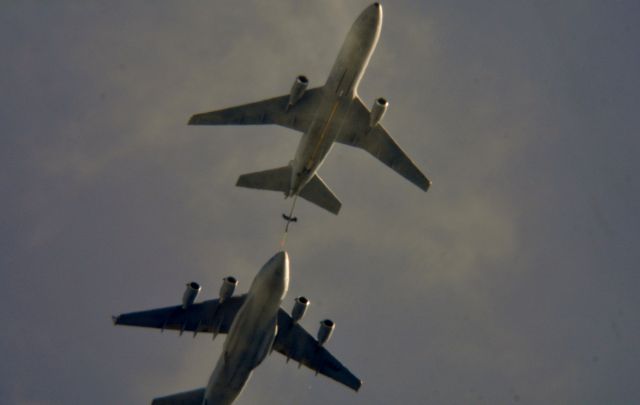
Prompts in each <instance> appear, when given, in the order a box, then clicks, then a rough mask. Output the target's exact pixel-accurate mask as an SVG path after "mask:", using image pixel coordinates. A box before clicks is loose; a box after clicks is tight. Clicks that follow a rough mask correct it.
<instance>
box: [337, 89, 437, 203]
mask: <svg viewBox="0 0 640 405" xmlns="http://www.w3.org/2000/svg"><path fill="white" fill-rule="evenodd" d="M370 116H371V113H370V112H369V109H368V108H367V106H365V105H364V104H363V103H362V100H360V97H356V98H355V99H354V100H353V103H352V104H351V109H350V111H349V116H348V118H347V119H346V120H345V124H344V126H343V127H342V130H341V131H340V134H339V135H338V138H337V139H336V142H340V143H343V144H345V145H350V146H356V147H358V148H361V149H364V150H366V151H367V152H369V153H370V154H372V155H373V156H374V157H375V158H377V159H378V160H380V161H381V162H382V163H384V164H385V165H387V166H389V167H390V168H391V169H393V170H394V171H395V172H396V173H398V174H399V175H401V176H402V177H404V178H405V179H407V180H409V181H410V182H412V183H413V184H415V185H416V186H418V187H420V188H421V189H422V190H424V191H427V189H428V188H429V186H430V185H431V181H430V180H429V179H427V177H426V176H425V175H424V174H423V173H422V172H421V171H420V169H418V167H417V166H416V165H415V163H413V161H412V160H411V159H410V158H409V156H407V154H406V153H404V151H403V150H402V149H401V148H400V146H398V144H397V143H396V142H395V141H394V140H393V138H392V137H391V135H389V133H388V132H387V130H386V129H384V127H383V126H382V124H376V125H375V126H374V127H371V126H370V125H369V120H370Z"/></svg>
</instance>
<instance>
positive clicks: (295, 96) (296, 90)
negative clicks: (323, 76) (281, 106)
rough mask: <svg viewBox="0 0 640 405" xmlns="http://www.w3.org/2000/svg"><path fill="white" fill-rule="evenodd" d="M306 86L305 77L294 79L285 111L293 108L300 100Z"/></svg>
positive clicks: (307, 81) (307, 84)
mask: <svg viewBox="0 0 640 405" xmlns="http://www.w3.org/2000/svg"><path fill="white" fill-rule="evenodd" d="M308 86H309V79H307V78H306V76H303V75H300V76H298V77H296V80H295V81H294V82H293V86H291V93H290V95H289V103H288V104H287V110H288V109H289V108H291V107H293V106H294V105H295V104H296V103H297V102H298V101H299V100H300V99H301V98H302V96H303V95H304V92H305V90H307V87H308Z"/></svg>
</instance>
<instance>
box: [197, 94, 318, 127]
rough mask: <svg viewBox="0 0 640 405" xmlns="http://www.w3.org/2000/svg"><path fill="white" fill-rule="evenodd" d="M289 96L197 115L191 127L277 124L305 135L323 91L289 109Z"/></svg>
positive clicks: (304, 98) (307, 97)
mask: <svg viewBox="0 0 640 405" xmlns="http://www.w3.org/2000/svg"><path fill="white" fill-rule="evenodd" d="M289 98H290V95H289V94H287V95H284V96H280V97H274V98H270V99H267V100H262V101H258V102H255V103H250V104H244V105H239V106H236V107H230V108H225V109H223V110H217V111H211V112H206V113H202V114H196V115H194V116H192V117H191V118H190V119H189V125H264V124H276V125H280V126H283V127H287V128H291V129H295V130H296V131H300V132H305V131H306V130H307V129H308V128H309V126H310V125H311V121H312V120H313V118H314V115H315V113H316V110H317V107H318V104H320V101H321V99H322V87H316V88H315V89H309V90H307V91H305V92H304V94H303V95H302V97H301V98H300V100H298V101H297V102H296V103H295V104H294V105H292V106H289Z"/></svg>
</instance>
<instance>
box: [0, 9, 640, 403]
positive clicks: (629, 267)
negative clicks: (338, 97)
mask: <svg viewBox="0 0 640 405" xmlns="http://www.w3.org/2000/svg"><path fill="white" fill-rule="evenodd" d="M367 4H368V3H367V2H360V1H358V2H350V3H343V2H338V1H332V2H323V3H315V2H309V3H300V4H299V3H296V2H289V1H282V2H276V3H275V4H274V3H273V2H271V3H269V5H266V4H262V3H260V2H257V1H248V2H245V3H244V4H234V5H233V6H231V5H228V4H226V3H216V2H201V1H187V2H181V4H180V7H177V6H176V5H175V4H174V3H170V2H154V3H153V4H146V3H142V2H140V3H137V4H134V5H131V4H129V3H125V2H121V3H117V2H115V3H113V2H112V3H108V4H98V3H94V4H91V3H82V4H78V3H76V2H59V3H58V4H56V5H55V6H54V5H53V4H46V5H43V4H41V3H37V2H21V3H14V4H6V5H3V6H2V8H3V12H2V13H0V22H2V24H0V33H1V34H2V35H1V36H0V38H2V39H0V44H1V46H2V49H3V51H4V52H3V54H5V55H6V56H5V58H6V60H7V61H10V63H5V64H4V65H3V66H2V68H1V69H2V74H1V75H0V83H1V84H2V88H3V90H4V91H3V97H2V99H1V100H2V108H0V122H2V134H3V136H2V137H0V161H1V162H2V167H3V170H2V171H0V190H1V191H2V195H3V208H4V210H3V214H2V216H1V217H0V224H1V228H0V238H1V240H2V243H1V244H0V252H1V253H2V255H0V257H1V258H0V263H1V266H2V267H1V268H2V272H1V273H0V274H1V277H2V279H1V281H2V282H1V284H0V285H1V287H0V292H1V293H2V296H3V303H4V305H3V308H4V309H3V310H2V312H0V314H1V319H2V321H3V324H4V325H5V333H3V334H2V335H0V347H1V348H2V352H1V353H2V354H3V356H4V362H3V365H2V366H1V367H0V377H1V378H0V381H1V382H0V402H1V403H24V404H57V403H88V402H91V403H105V404H110V403H144V402H148V401H149V400H150V399H151V398H153V397H154V396H158V395H162V394H168V393H171V392H175V391H180V390H187V389H191V388H196V387H199V386H203V385H204V384H205V383H206V380H207V378H208V376H209V373H210V372H211V370H212V368H213V364H214V362H215V360H216V359H217V356H218V355H219V353H220V349H221V341H222V339H219V340H217V341H216V342H214V343H211V342H210V338H208V337H206V336H198V337H197V338H195V339H191V338H190V337H182V338H180V339H178V338H177V337H176V336H175V334H172V333H165V334H160V333H154V332H152V331H144V330H135V329H126V328H114V327H112V326H111V324H110V322H109V318H108V317H109V315H111V314H114V313H119V312H125V311H130V310H136V309H143V308H151V307H155V306H163V305H170V304H172V303H174V302H178V300H179V299H180V294H181V293H182V284H183V283H184V282H186V281H189V280H192V279H196V280H198V281H200V282H201V283H202V284H203V285H204V286H205V291H204V295H205V296H207V297H210V296H212V295H214V294H215V291H216V289H217V288H218V285H219V282H220V279H221V278H222V277H223V276H225V275H228V274H233V275H235V276H237V277H238V278H239V279H240V282H241V288H240V289H241V290H242V291H244V289H245V288H247V287H248V285H249V283H250V281H251V279H252V277H253V276H254V274H255V272H256V271H257V269H258V268H259V266H260V265H261V264H262V263H263V262H264V261H265V260H266V259H267V258H268V257H269V256H270V255H271V254H272V253H273V252H274V250H275V249H277V248H278V244H279V240H280V237H281V232H282V223H281V219H280V218H279V214H280V212H281V211H284V210H285V209H286V208H287V207H288V206H289V202H285V201H283V200H282V197H281V196H280V195H277V194H276V193H267V192H263V193H262V192H257V191H251V190H244V189H238V188H235V187H234V186H233V184H234V182H235V179H236V177H237V175H239V174H241V173H245V172H250V171H253V170H260V169H266V168H270V167H275V166H276V165H281V164H283V163H285V162H287V161H288V159H290V156H291V154H292V153H293V152H294V149H295V145H296V142H297V140H298V135H296V134H294V133H293V132H291V131H289V130H286V129H283V128H271V127H264V128H259V127H253V128H235V127H228V128H189V127H187V126H186V125H185V123H186V120H187V118H188V117H189V116H190V115H191V114H192V113H195V112H200V111H205V110H209V109H213V108H218V107H223V106H226V105H231V104H234V103H242V102H247V101H251V100H254V99H260V98H265V97H269V96H273V95H276V94H281V93H284V92H286V91H287V90H288V88H289V86H290V84H291V82H292V80H293V78H294V77H295V75H296V74H299V73H305V74H306V75H308V76H309V77H310V79H311V81H312V85H321V84H322V82H323V81H324V80H325V78H326V74H327V72H328V71H329V69H330V67H331V64H332V63H333V58H334V57H335V55H336V53H337V51H338V48H339V46H340V44H341V41H342V39H343V37H344V35H345V34H346V32H347V30H348V28H349V25H350V24H351V22H352V20H353V19H354V18H355V17H356V16H357V14H358V13H359V12H360V10H361V9H363V8H364V7H365V6H366V5H367ZM384 7H385V9H384V13H385V14H384V25H383V29H382V36H381V40H380V43H379V46H378V49H377V50H376V53H375V54H374V56H373V59H372V61H371V64H370V66H369V69H368V71H367V73H366V74H365V77H364V80H363V82H362V84H361V90H360V92H361V96H362V97H363V98H364V99H365V100H366V101H367V102H372V101H373V99H374V97H376V96H380V95H382V96H385V97H387V98H388V99H389V100H390V101H391V108H390V111H389V112H388V114H387V115H386V116H385V125H386V127H387V128H388V129H389V130H390V132H392V133H393V134H394V136H395V137H396V139H397V140H398V142H399V143H400V144H401V145H402V146H403V147H404V148H405V149H406V150H407V151H409V152H410V153H411V155H412V156H413V157H414V158H415V160H416V161H417V162H418V163H419V164H420V165H421V166H422V167H424V168H426V170H427V172H428V173H429V174H430V177H431V178H433V180H434V186H433V188H432V189H431V190H430V191H429V192H428V193H427V194H421V193H420V192H419V191H416V190H414V188H413V187H412V186H411V185H410V184H408V183H406V182H405V181H404V180H403V179H401V178H400V177H398V176H397V175H396V174H395V173H392V172H391V171H389V170H388V169H386V168H385V167H383V166H382V165H380V164H379V163H378V162H376V161H375V160H374V159H372V158H370V157H369V156H368V155H366V154H365V153H363V152H360V151H356V150H353V149H349V148H346V147H340V146H337V147H336V148H334V150H333V151H332V154H331V155H330V156H329V158H328V159H327V162H326V164H325V166H323V167H322V169H321V174H322V176H323V178H325V180H326V181H327V183H328V184H329V185H330V186H331V187H332V189H333V190H334V191H335V192H336V193H337V194H338V195H339V197H340V198H341V200H342V201H343V204H344V206H343V211H342V213H341V214H340V216H339V217H333V216H330V215H328V214H325V213H324V212H322V211H320V210H319V209H317V208H316V207H312V206H310V205H308V204H304V203H302V204H300V205H299V209H298V216H299V217H300V218H301V223H300V224H297V225H296V226H295V227H294V229H293V232H292V233H291V234H290V235H289V239H288V243H287V248H288V250H289V252H290V254H291V258H292V280H291V286H290V292H289V295H288V297H287V298H286V301H285V306H287V307H288V306H289V305H290V304H291V303H292V300H293V297H294V296H296V295H300V294H304V295H306V296H308V297H310V298H311V300H312V307H311V310H310V314H309V318H308V319H306V320H305V325H307V326H308V327H309V329H315V323H316V322H317V321H319V320H320V319H323V318H324V317H332V318H333V319H334V320H336V321H337V324H338V329H337V331H336V334H335V337H334V339H333V340H332V341H331V343H330V348H331V350H332V351H333V352H334V353H335V354H336V355H337V356H338V357H340V358H341V359H342V360H343V361H344V362H345V363H346V364H347V365H348V366H350V367H351V368H352V369H353V370H354V371H355V372H356V373H357V374H358V375H360V376H361V377H362V378H363V379H364V380H365V385H364V386H363V389H362V390H361V392H359V393H358V394H353V393H351V392H348V390H345V389H344V388H343V387H340V386H338V385H337V384H334V383H332V382H331V381H328V380H326V379H322V378H314V377H313V373H312V372H310V371H308V370H297V368H296V367H295V366H294V365H291V364H289V365H287V366H285V365H284V359H282V358H279V357H278V356H275V355H274V356H272V357H271V358H269V359H268V360H267V361H266V362H265V363H263V365H261V367H260V368H259V369H257V370H256V372H255V375H254V377H253V378H252V381H251V382H250V384H249V385H248V387H247V389H246V390H245V392H244V393H243V394H242V396H241V398H240V399H239V401H238V403H239V404H249V403H258V402H260V403H302V402H304V403H325V402H328V401H329V402H331V403H367V404H370V403H380V404H382V403H393V402H399V401H400V402H405V403H437V404H458V403H514V402H517V403H532V404H534V403H558V404H561V403H581V404H600V403H632V402H634V401H637V400H638V398H640V392H639V391H638V388H637V385H636V384H635V379H634V376H636V375H638V372H639V371H640V370H638V365H637V364H638V362H637V361H636V359H637V357H638V355H639V352H638V348H637V344H636V340H637V339H636V338H635V337H636V336H637V335H638V332H639V331H640V319H639V318H638V316H637V314H636V312H637V311H634V309H635V308H637V307H638V304H639V302H638V298H637V293H636V291H635V290H636V288H635V287H636V286H637V284H638V276H637V271H636V267H637V262H638V259H639V257H638V253H637V250H636V249H634V247H635V246H634V242H635V241H636V239H637V236H638V231H637V230H638V229H639V225H640V221H639V216H638V214H637V213H636V211H637V210H636V207H637V206H638V200H639V196H640V190H639V188H638V184H637V182H636V181H634V178H635V174H636V173H637V172H638V169H639V167H638V161H637V159H636V154H637V150H638V147H639V146H640V145H639V141H638V137H637V135H636V134H637V132H638V128H639V127H640V125H639V122H638V116H637V113H636V112H637V109H638V98H637V95H638V93H639V90H640V89H639V87H640V83H639V82H638V79H637V71H638V69H639V67H640V55H639V54H638V52H637V50H636V48H637V46H636V44H635V38H637V37H638V35H639V34H640V33H638V27H637V24H636V21H635V19H634V17H635V16H636V15H638V11H639V10H638V6H637V5H636V4H635V3H634V2H631V1H620V2H616V3H615V4H613V3H611V4H609V3H606V4H605V3H602V2H598V1H595V0H594V1H569V2H563V3H562V4H556V3H551V2H544V1H529V2H507V1H499V2H495V3H492V5H491V6H488V5H480V4H478V3H477V2H471V1H461V2H457V3H456V4H453V3H451V2H448V1H447V2H445V1H433V2H427V3H424V2H411V1H402V2H393V3H388V4H387V3H385V4H384Z"/></svg>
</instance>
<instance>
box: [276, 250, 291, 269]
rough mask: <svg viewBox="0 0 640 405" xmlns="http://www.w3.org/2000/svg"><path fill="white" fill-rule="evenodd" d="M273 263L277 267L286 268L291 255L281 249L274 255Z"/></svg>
mask: <svg viewBox="0 0 640 405" xmlns="http://www.w3.org/2000/svg"><path fill="white" fill-rule="evenodd" d="M273 265H274V267H276V268H277V269H284V268H285V267H286V268H288V267H289V255H288V254H287V252H286V251H284V250H283V251H280V252H278V253H276V254H275V255H274V256H273Z"/></svg>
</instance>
